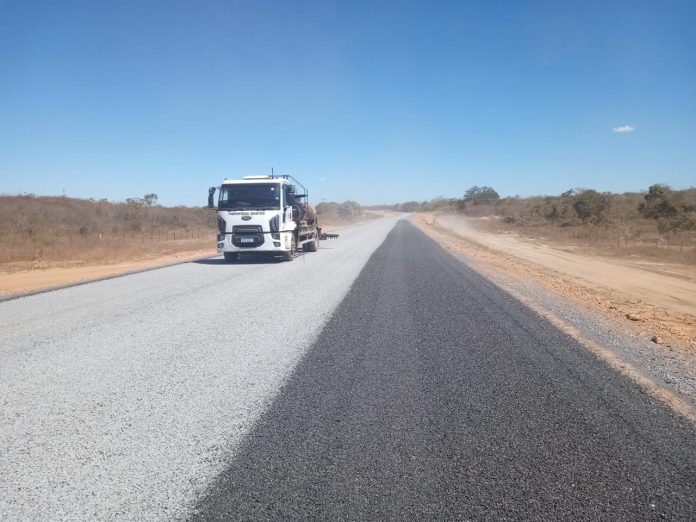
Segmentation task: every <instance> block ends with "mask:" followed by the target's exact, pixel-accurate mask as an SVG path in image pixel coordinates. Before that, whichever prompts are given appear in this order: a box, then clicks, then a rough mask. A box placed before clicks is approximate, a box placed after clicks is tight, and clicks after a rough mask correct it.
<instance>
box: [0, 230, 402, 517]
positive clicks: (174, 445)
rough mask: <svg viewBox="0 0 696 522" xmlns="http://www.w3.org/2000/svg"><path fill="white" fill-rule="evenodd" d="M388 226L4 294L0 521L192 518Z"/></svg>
mask: <svg viewBox="0 0 696 522" xmlns="http://www.w3.org/2000/svg"><path fill="white" fill-rule="evenodd" d="M394 223H395V220H393V219H384V220H379V221H372V222H370V223H365V224H362V225H360V226H357V227H348V228H345V229H343V230H342V231H341V237H340V239H339V240H331V241H326V242H323V243H322V246H321V248H320V250H319V252H317V253H313V254H306V255H300V256H298V257H297V258H296V259H295V260H294V261H292V262H290V263H274V262H270V263H253V262H249V263H246V262H245V263H240V264H237V265H227V264H225V263H224V262H223V261H222V260H221V259H217V258H215V259H206V260H202V261H198V262H192V263H183V264H178V265H175V266H170V267H167V268H162V269H157V270H151V271H148V272H141V273H137V274H132V275H128V276H125V277H119V278H115V279H109V280H104V281H99V282H94V283H89V284H84V285H80V286H73V287H70V288H65V289H61V290H57V291H54V292H48V293H42V294H37V295H32V296H27V297H22V298H18V299H14V300H10V301H5V302H0V398H1V399H0V400H1V401H2V407H1V408H0V447H1V448H2V451H1V452H0V476H2V477H3V479H2V481H0V519H2V520H26V519H35V520H62V519H69V520H95V519H101V520H107V519H108V520H172V519H181V518H185V517H186V516H187V514H188V513H189V510H190V509H191V506H192V505H193V504H194V503H195V501H196V500H197V498H198V496H199V495H200V494H201V492H202V491H203V490H205V488H206V487H207V486H208V485H209V483H210V482H211V481H212V480H213V479H214V478H215V477H216V476H217V475H218V473H219V472H220V471H221V467H222V466H223V465H224V462H226V461H227V459H229V458H230V456H231V455H233V454H234V452H235V451H236V448H237V445H238V444H239V442H240V441H241V440H242V439H243V438H244V436H245V435H246V434H247V433H248V432H249V430H250V429H251V428H252V426H253V425H254V422H255V421H256V420H257V419H258V418H259V416H260V415H261V414H262V412H263V411H264V409H265V408H266V407H267V406H268V405H269V404H270V403H271V402H272V400H273V398H274V397H275V395H276V393H277V392H278V390H279V388H280V387H281V385H282V383H283V382H284V380H285V378H286V377H287V376H288V375H289V374H290V373H291V371H292V369H293V368H294V366H295V365H296V364H297V362H298V361H299V360H300V358H301V357H302V355H303V354H304V353H305V351H306V350H307V348H308V347H309V346H310V345H311V343H312V342H313V340H314V339H315V337H316V336H317V335H318V334H319V332H320V331H321V329H322V327H323V326H324V324H325V323H326V321H327V320H328V319H329V317H330V316H331V314H332V312H333V310H334V308H335V307H336V306H337V305H338V304H339V303H340V301H341V300H342V299H343V297H344V296H345V294H346V293H347V292H348V290H349V288H350V286H351V285H352V283H353V281H354V280H355V278H356V277H357V276H358V274H359V272H360V270H361V269H362V267H363V266H364V264H365V263H366V262H367V260H368V258H369V257H370V255H371V254H372V252H373V251H374V250H375V249H376V248H377V247H378V246H379V245H380V244H381V243H382V241H383V240H384V238H385V237H386V235H387V233H388V232H389V230H391V228H392V227H393V226H394Z"/></svg>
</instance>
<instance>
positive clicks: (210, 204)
mask: <svg viewBox="0 0 696 522" xmlns="http://www.w3.org/2000/svg"><path fill="white" fill-rule="evenodd" d="M216 190H217V187H210V188H209V189H208V208H215V191H216Z"/></svg>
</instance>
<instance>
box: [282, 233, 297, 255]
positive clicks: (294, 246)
mask: <svg viewBox="0 0 696 522" xmlns="http://www.w3.org/2000/svg"><path fill="white" fill-rule="evenodd" d="M295 252H297V240H296V239H295V235H294V234H293V236H292V239H291V240H290V251H289V252H285V256H284V257H283V259H284V260H285V261H292V260H293V259H295Z"/></svg>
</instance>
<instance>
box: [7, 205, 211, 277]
mask: <svg viewBox="0 0 696 522" xmlns="http://www.w3.org/2000/svg"><path fill="white" fill-rule="evenodd" d="M215 233H216V231H215V212H212V211H210V210H208V209H206V208H190V207H174V208H166V207H147V206H145V205H142V204H138V203H135V202H130V203H111V202H108V201H90V200H81V199H73V198H62V197H34V196H0V269H1V270H3V271H5V272H13V271H18V270H27V269H34V268H46V267H54V266H75V265H82V264H106V263H116V262H120V261H129V260H135V259H146V258H151V257H158V256H163V255H169V254H175V253H180V252H184V251H193V250H203V249H214V244H215Z"/></svg>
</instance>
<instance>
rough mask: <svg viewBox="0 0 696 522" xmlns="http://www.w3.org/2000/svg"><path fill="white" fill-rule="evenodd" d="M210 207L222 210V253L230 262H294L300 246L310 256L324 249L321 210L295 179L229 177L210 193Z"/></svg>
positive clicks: (219, 239)
mask: <svg viewBox="0 0 696 522" xmlns="http://www.w3.org/2000/svg"><path fill="white" fill-rule="evenodd" d="M298 186H299V187H300V188H301V189H302V191H303V192H302V193H298V191H297V187H298ZM216 192H218V198H217V204H216V203H215V193H216ZM208 206H209V207H210V208H213V209H216V210H217V222H218V236H217V251H218V254H223V255H224V256H225V260H226V261H227V262H228V263H233V262H235V261H237V260H238V259H239V256H240V255H241V254H257V255H259V254H264V255H268V256H273V257H276V258H281V259H284V260H286V261H292V259H293V258H294V257H295V253H296V252H297V251H298V249H299V248H300V247H302V248H303V249H304V250H305V251H308V252H316V251H317V249H318V247H319V239H320V235H321V230H320V229H319V227H318V224H317V215H316V212H315V211H314V209H313V208H312V207H311V206H310V205H309V203H308V194H307V190H306V189H305V188H304V187H303V186H302V185H301V184H300V183H299V182H297V180H295V179H294V178H292V177H291V176H246V177H244V178H241V179H225V180H224V181H223V182H222V185H220V186H219V187H211V188H210V189H209V192H208Z"/></svg>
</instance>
